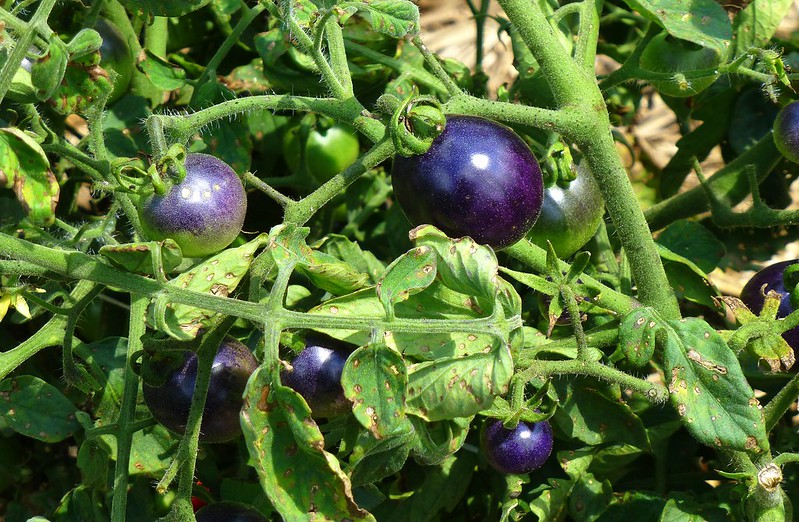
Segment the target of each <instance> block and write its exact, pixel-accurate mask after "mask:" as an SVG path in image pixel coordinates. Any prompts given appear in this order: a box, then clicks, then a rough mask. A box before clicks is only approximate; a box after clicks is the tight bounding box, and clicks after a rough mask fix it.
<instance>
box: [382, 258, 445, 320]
mask: <svg viewBox="0 0 799 522" xmlns="http://www.w3.org/2000/svg"><path fill="white" fill-rule="evenodd" d="M437 257H438V256H437V255H436V253H435V251H434V250H433V249H432V248H430V247H429V246H418V247H416V248H413V249H411V250H409V251H408V252H405V253H404V254H402V255H401V256H400V257H398V258H397V259H395V260H394V262H392V263H391V264H390V265H389V266H388V268H386V273H385V274H384V275H383V277H382V278H381V279H380V281H378V283H377V286H376V288H375V289H376V290H377V297H378V299H380V302H381V303H382V305H383V308H385V310H386V314H387V316H388V317H393V316H394V303H396V302H398V301H405V300H406V299H408V298H409V297H410V296H411V295H412V294H417V293H419V292H421V291H422V290H424V289H425V288H427V287H428V286H430V285H431V284H432V283H433V281H434V280H435V278H436V259H437Z"/></svg>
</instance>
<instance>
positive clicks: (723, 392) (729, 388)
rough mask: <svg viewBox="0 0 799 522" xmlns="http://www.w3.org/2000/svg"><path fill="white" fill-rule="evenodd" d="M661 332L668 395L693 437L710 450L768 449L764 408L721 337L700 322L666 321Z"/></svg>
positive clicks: (688, 319) (691, 320)
mask: <svg viewBox="0 0 799 522" xmlns="http://www.w3.org/2000/svg"><path fill="white" fill-rule="evenodd" d="M659 322H661V323H662V321H659ZM663 328H664V329H665V330H666V332H667V338H666V342H665V345H664V351H663V359H664V361H663V363H664V368H663V371H664V372H665V374H666V382H667V384H668V387H669V392H670V393H669V395H670V398H671V402H672V404H673V405H674V407H675V408H676V409H677V413H679V415H680V417H681V420H682V422H683V424H684V425H685V427H686V428H688V431H689V432H690V433H691V435H693V436H694V438H696V439H697V440H698V441H699V442H701V443H702V444H706V445H708V446H711V447H719V448H724V449H727V450H739V451H750V452H753V453H759V452H762V451H765V450H767V449H768V447H769V443H768V437H767V435H766V432H765V423H764V420H763V413H762V411H761V406H760V403H759V402H758V401H757V399H756V398H755V396H754V392H753V391H752V388H751V387H750V386H749V383H748V382H747V381H746V378H745V377H744V374H743V371H742V370H741V366H740V364H739V363H738V359H736V358H735V354H733V353H732V351H731V350H730V349H729V347H728V346H727V344H726V343H725V342H724V340H723V339H722V338H721V336H720V335H719V334H718V332H716V330H715V329H713V328H712V327H711V326H710V325H708V324H707V323H706V322H705V321H703V320H701V319H698V318H687V319H682V320H679V321H668V322H667V323H666V324H665V325H664V327H663Z"/></svg>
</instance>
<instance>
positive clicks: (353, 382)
mask: <svg viewBox="0 0 799 522" xmlns="http://www.w3.org/2000/svg"><path fill="white" fill-rule="evenodd" d="M341 385H342V386H343V387H344V394H345V395H346V397H347V398H348V399H349V400H351V401H352V402H353V408H352V411H353V413H354V414H355V418H357V419H358V422H360V423H361V425H363V427H364V428H366V429H368V430H369V431H370V432H371V433H372V435H373V436H374V437H375V438H377V439H382V438H384V437H387V436H389V435H391V434H393V433H395V432H396V431H398V430H399V431H408V430H409V429H410V428H409V425H408V423H409V421H408V419H407V418H406V417H405V394H406V389H407V386H408V370H407V368H406V367H405V361H404V360H403V359H402V356H401V355H400V354H399V353H398V352H396V351H395V350H392V349H391V348H389V347H388V346H386V345H384V344H370V345H367V346H363V347H361V348H358V349H357V350H355V351H354V352H352V354H351V355H350V356H349V357H348V358H347V363H346V364H345V365H344V371H343V372H342V374H341ZM404 425H408V426H407V427H405V428H404V429H403V428H402V427H403V426H404Z"/></svg>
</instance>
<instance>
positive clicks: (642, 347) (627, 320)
mask: <svg viewBox="0 0 799 522" xmlns="http://www.w3.org/2000/svg"><path fill="white" fill-rule="evenodd" d="M652 315H653V314H652V309H651V308H649V307H647V308H634V309H633V310H631V311H630V313H628V314H627V315H625V316H624V318H623V319H622V320H621V324H620V325H619V346H620V347H621V351H622V353H623V354H624V356H625V357H626V358H627V360H628V361H630V364H632V365H633V366H636V367H639V368H640V367H641V366H643V365H645V364H646V363H648V362H649V360H650V359H652V356H653V355H654V353H655V334H656V333H657V330H658V323H657V321H655V320H654V319H652Z"/></svg>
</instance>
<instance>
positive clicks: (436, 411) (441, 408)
mask: <svg viewBox="0 0 799 522" xmlns="http://www.w3.org/2000/svg"><path fill="white" fill-rule="evenodd" d="M512 376H513V358H512V357H511V355H510V349H509V348H508V346H507V344H505V343H503V342H500V341H498V342H496V343H495V344H494V346H492V348H491V350H490V351H489V352H487V353H476V354H473V355H468V356H466V357H449V358H440V359H436V360H434V361H430V362H423V363H418V364H413V365H411V366H409V367H408V399H407V401H406V408H407V410H406V411H407V412H408V413H412V414H413V415H417V416H419V417H421V418H423V419H425V420H427V421H438V420H444V419H454V418H456V417H468V416H470V415H474V414H476V413H478V412H479V411H481V410H484V409H486V408H489V407H490V406H491V403H492V402H493V400H494V397H495V396H497V395H504V394H505V393H506V392H507V390H508V384H509V383H510V378H511V377H512Z"/></svg>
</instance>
